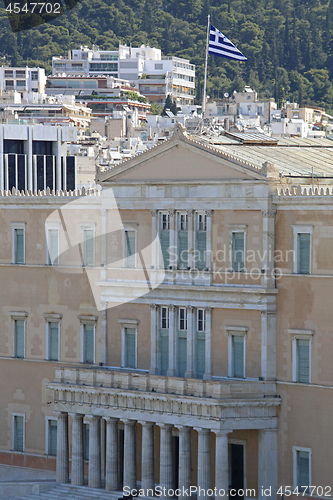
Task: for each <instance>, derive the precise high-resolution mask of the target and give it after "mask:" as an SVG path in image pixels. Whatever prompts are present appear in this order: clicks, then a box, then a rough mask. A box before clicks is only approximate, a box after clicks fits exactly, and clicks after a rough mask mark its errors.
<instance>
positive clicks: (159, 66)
mask: <svg viewBox="0 0 333 500" xmlns="http://www.w3.org/2000/svg"><path fill="white" fill-rule="evenodd" d="M155 69H163V64H160V63H159V64H158V63H155Z"/></svg>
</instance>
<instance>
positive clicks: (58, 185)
mask: <svg viewBox="0 0 333 500" xmlns="http://www.w3.org/2000/svg"><path fill="white" fill-rule="evenodd" d="M29 132H30V131H29ZM61 134H62V127H60V126H57V153H56V189H58V190H60V189H61V178H62V175H63V172H62V171H61ZM64 161H66V157H65V158H64Z"/></svg>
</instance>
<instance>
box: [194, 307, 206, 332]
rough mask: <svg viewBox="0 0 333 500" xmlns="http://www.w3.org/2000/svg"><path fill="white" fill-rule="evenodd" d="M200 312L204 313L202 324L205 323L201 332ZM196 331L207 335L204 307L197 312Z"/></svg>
mask: <svg viewBox="0 0 333 500" xmlns="http://www.w3.org/2000/svg"><path fill="white" fill-rule="evenodd" d="M199 311H200V312H201V311H202V313H203V316H202V323H203V329H202V330H199ZM196 331H197V332H199V333H206V311H205V308H203V307H198V308H197V310H196Z"/></svg>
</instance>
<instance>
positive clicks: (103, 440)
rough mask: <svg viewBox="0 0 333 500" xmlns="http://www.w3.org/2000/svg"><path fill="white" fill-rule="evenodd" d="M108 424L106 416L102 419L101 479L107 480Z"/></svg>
mask: <svg viewBox="0 0 333 500" xmlns="http://www.w3.org/2000/svg"><path fill="white" fill-rule="evenodd" d="M105 462H106V425H105V420H104V418H102V419H101V480H102V481H104V480H105V465H106V463H105Z"/></svg>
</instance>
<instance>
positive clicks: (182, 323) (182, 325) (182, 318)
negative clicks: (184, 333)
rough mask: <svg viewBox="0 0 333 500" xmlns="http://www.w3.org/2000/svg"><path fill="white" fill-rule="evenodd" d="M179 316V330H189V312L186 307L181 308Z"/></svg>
mask: <svg viewBox="0 0 333 500" xmlns="http://www.w3.org/2000/svg"><path fill="white" fill-rule="evenodd" d="M178 315H179V330H187V311H186V309H185V307H180V308H179V310H178Z"/></svg>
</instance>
